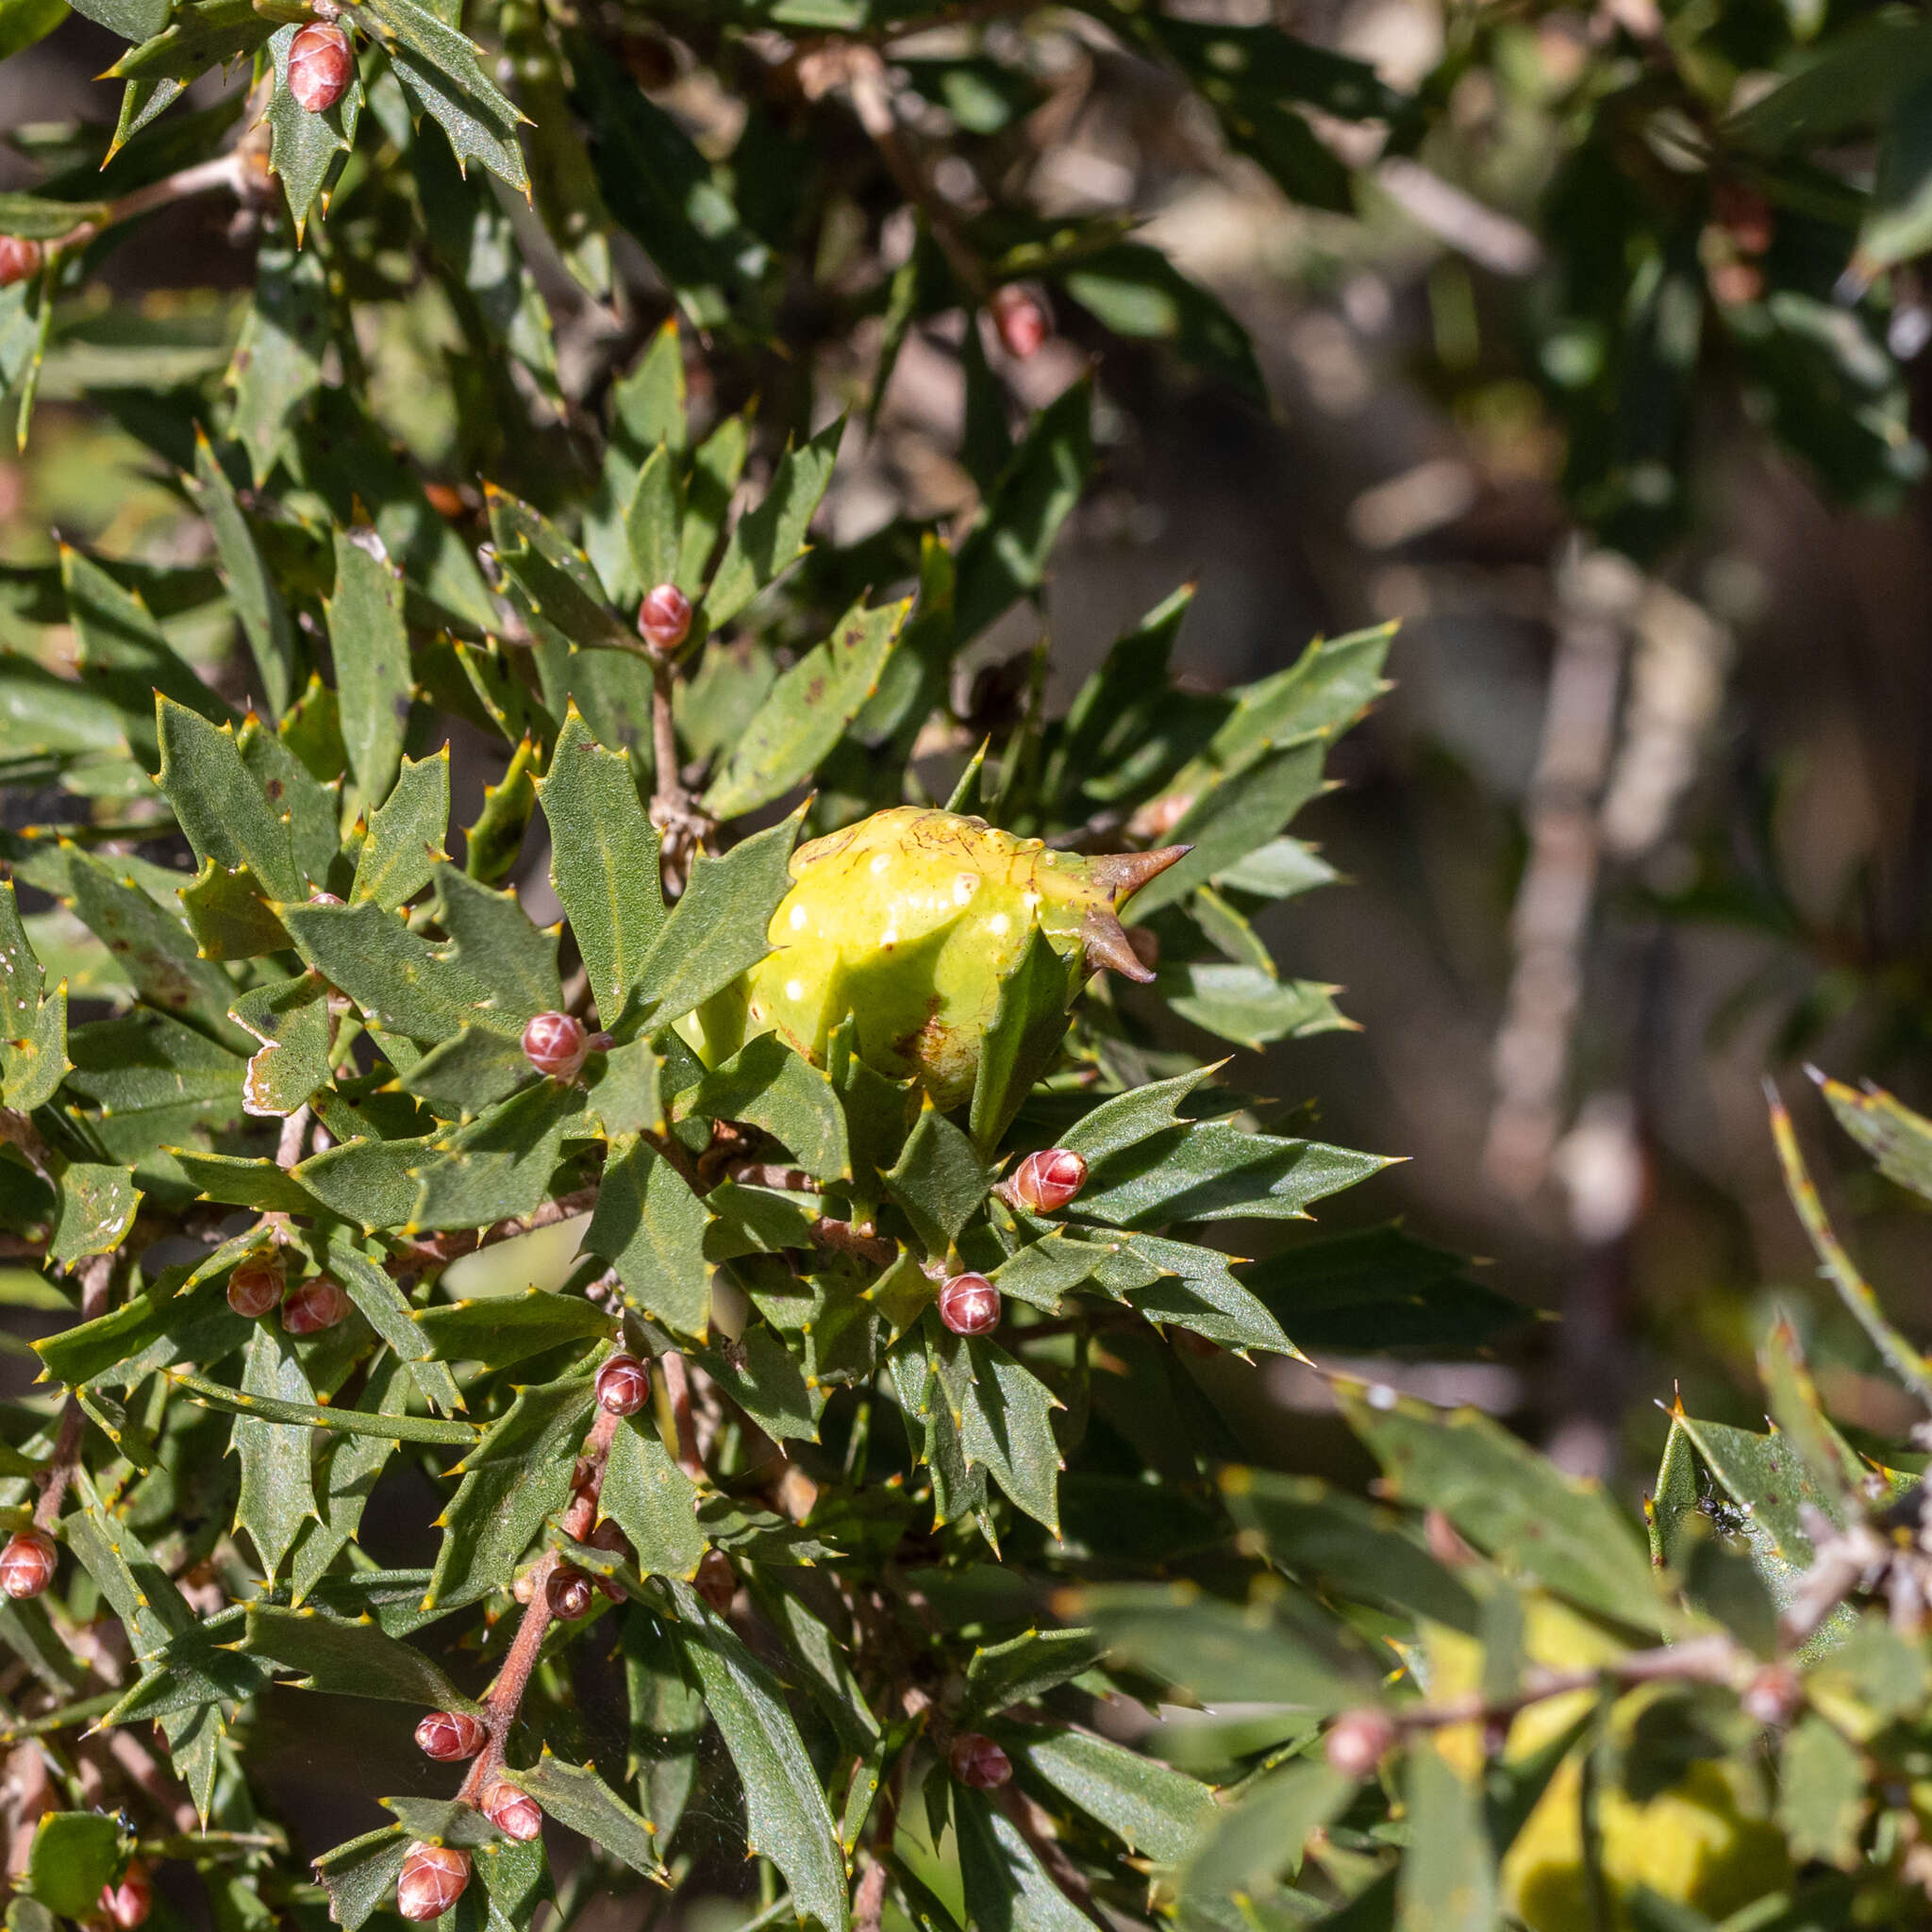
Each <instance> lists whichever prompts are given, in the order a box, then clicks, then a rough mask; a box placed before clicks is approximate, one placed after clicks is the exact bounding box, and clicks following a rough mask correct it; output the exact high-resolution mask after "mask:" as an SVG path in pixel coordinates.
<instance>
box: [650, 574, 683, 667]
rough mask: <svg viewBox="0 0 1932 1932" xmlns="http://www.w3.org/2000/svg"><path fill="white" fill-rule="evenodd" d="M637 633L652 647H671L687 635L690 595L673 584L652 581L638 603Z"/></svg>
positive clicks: (672, 649) (666, 648)
mask: <svg viewBox="0 0 1932 1932" xmlns="http://www.w3.org/2000/svg"><path fill="white" fill-rule="evenodd" d="M638 635H639V636H640V637H641V638H642V639H643V641H645V643H647V644H649V645H650V647H651V648H652V649H653V650H654V651H675V650H676V648H677V647H678V645H679V644H681V643H683V641H685V639H686V638H688V637H689V636H690V635H691V599H690V598H689V597H687V596H686V595H685V594H684V592H683V591H680V590H679V589H678V588H677V586H676V585H675V584H653V585H652V586H651V588H650V589H649V590H648V591H645V592H644V601H643V602H642V603H641V604H640V605H639V606H638Z"/></svg>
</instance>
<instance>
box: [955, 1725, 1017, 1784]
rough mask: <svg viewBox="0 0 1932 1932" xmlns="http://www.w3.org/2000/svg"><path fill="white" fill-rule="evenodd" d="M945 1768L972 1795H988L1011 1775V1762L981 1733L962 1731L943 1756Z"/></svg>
mask: <svg viewBox="0 0 1932 1932" xmlns="http://www.w3.org/2000/svg"><path fill="white" fill-rule="evenodd" d="M946 1764H947V1766H948V1768H949V1769H950V1770H951V1771H952V1774H953V1775H954V1776H955V1777H956V1778H958V1781H959V1782H960V1783H961V1784H962V1785H965V1786H966V1787H968V1789H969V1790H975V1791H991V1790H996V1789H997V1788H998V1787H999V1786H1001V1785H1003V1784H1005V1783H1006V1781H1007V1780H1008V1778H1009V1777H1011V1776H1012V1774H1013V1760H1012V1759H1011V1758H1010V1757H1008V1756H1007V1754H1006V1753H1005V1752H1004V1751H1002V1750H1001V1749H1000V1747H999V1746H998V1745H997V1744H995V1743H994V1742H993V1740H991V1738H989V1737H987V1736H986V1735H985V1734H984V1733H983V1732H980V1731H961V1732H960V1733H959V1735H958V1737H957V1738H955V1739H954V1740H953V1748H952V1749H951V1750H950V1751H948V1752H947V1753H946Z"/></svg>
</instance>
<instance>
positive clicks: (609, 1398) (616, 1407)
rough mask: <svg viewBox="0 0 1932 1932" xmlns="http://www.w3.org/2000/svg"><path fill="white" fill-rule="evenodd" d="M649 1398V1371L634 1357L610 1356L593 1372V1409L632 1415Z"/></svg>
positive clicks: (612, 1413)
mask: <svg viewBox="0 0 1932 1932" xmlns="http://www.w3.org/2000/svg"><path fill="white" fill-rule="evenodd" d="M650 1399H651V1372H650V1370H649V1369H647V1368H646V1367H645V1366H644V1365H643V1363H642V1362H641V1361H640V1360H639V1359H638V1358H637V1357H636V1356H634V1355H614V1356H612V1357H610V1359H609V1360H608V1361H607V1362H606V1363H605V1364H604V1366H603V1367H602V1368H601V1369H599V1370H598V1371H597V1406H598V1407H600V1408H603V1409H606V1410H608V1412H609V1413H610V1414H611V1415H635V1414H637V1412H638V1410H639V1409H641V1407H643V1406H644V1404H645V1403H647V1402H648V1401H650Z"/></svg>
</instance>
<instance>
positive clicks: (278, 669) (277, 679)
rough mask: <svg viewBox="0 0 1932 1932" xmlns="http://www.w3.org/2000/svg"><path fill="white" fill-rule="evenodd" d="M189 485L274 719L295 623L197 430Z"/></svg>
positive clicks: (290, 669)
mask: <svg viewBox="0 0 1932 1932" xmlns="http://www.w3.org/2000/svg"><path fill="white" fill-rule="evenodd" d="M252 10H253V9H252V8H251V12H252ZM172 31H173V29H172V28H171V29H170V32H172ZM190 488H191V489H192V491H193V494H194V500H195V502H196V503H197V504H198V505H199V506H200V508H201V513H202V515H203V516H205V517H206V518H207V519H208V529H209V530H210V531H211V532H212V533H213V536H214V540H215V558H216V561H217V563H218V565H219V567H220V570H221V574H222V587H223V589H224V590H225V591H227V593H228V602H229V603H230V604H231V605H233V606H234V608H235V615H236V616H237V617H238V618H240V619H241V621H242V635H243V636H244V637H246V638H247V640H248V648H249V650H250V652H251V653H252V654H253V656H254V658H255V668H256V671H257V673H258V675H259V676H260V678H261V689H262V692H263V695H264V696H266V698H267V699H268V707H269V710H270V712H271V713H272V714H273V715H274V716H275V717H277V718H279V717H280V716H281V715H282V713H283V712H285V711H286V710H287V709H288V708H289V704H290V700H291V698H292V697H293V696H294V694H295V675H296V663H297V657H296V646H295V626H294V624H293V622H292V621H291V618H290V616H289V607H288V604H287V602H286V601H285V600H284V598H283V596H282V593H281V590H280V588H279V587H278V586H277V584H276V582H275V573H274V572H273V571H272V570H271V569H270V568H269V564H268V560H267V558H265V557H264V556H263V555H262V551H261V546H260V544H259V543H258V542H257V541H256V536H255V531H254V528H253V526H252V525H250V523H249V521H248V517H247V514H246V512H245V511H244V510H243V509H242V505H241V502H240V500H239V498H238V497H237V496H236V493H235V486H234V485H233V484H232V483H230V482H229V480H228V473H227V472H226V471H225V469H224V468H223V467H222V463H221V459H220V458H218V457H217V456H216V455H215V452H214V446H213V445H212V444H211V443H210V442H209V441H208V438H207V437H206V436H204V435H203V434H202V433H201V431H200V430H199V429H197V430H196V431H195V437H194V475H193V479H192V483H191V484H190Z"/></svg>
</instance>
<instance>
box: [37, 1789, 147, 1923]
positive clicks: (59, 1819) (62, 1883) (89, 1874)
mask: <svg viewBox="0 0 1932 1932" xmlns="http://www.w3.org/2000/svg"><path fill="white" fill-rule="evenodd" d="M124 1856H125V1855H124V1853H123V1851H122V1847H121V1827H120V1825H119V1824H118V1823H117V1822H116V1821H115V1820H114V1819H113V1818H111V1817H109V1816H108V1815H107V1814H105V1813H103V1812H99V1811H49V1812H47V1813H45V1814H44V1815H43V1816H42V1819H41V1822H40V1824H38V1825H37V1826H36V1827H35V1830H34V1836H33V1842H32V1843H31V1844H29V1845H28V1847H27V1853H26V1882H27V1885H28V1887H29V1889H30V1890H31V1892H32V1895H33V1898H34V1900H35V1902H36V1903H37V1904H39V1905H42V1906H44V1907H46V1908H47V1910H48V1911H50V1912H59V1913H61V1914H62V1915H63V1916H64V1917H66V1918H70V1919H82V1918H86V1917H87V1916H88V1915H89V1914H90V1913H92V1911H93V1910H94V1909H95V1907H97V1906H98V1905H99V1904H100V1898H101V1893H102V1891H103V1890H105V1889H106V1888H107V1886H108V1884H109V1883H110V1882H111V1881H112V1880H113V1879H114V1878H115V1877H116V1876H117V1875H118V1874H119V1872H120V1868H121V1863H122V1859H123V1857H124Z"/></svg>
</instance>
